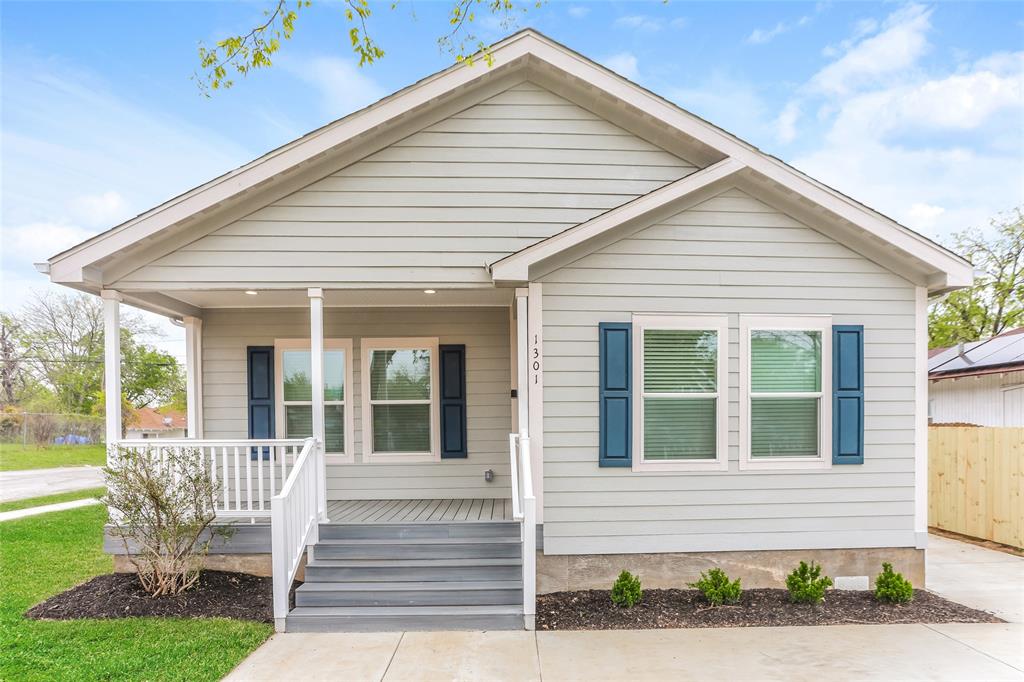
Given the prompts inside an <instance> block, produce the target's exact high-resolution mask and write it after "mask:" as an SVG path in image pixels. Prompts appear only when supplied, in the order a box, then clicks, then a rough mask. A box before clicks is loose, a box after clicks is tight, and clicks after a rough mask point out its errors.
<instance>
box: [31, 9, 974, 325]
mask: <svg viewBox="0 0 1024 682" xmlns="http://www.w3.org/2000/svg"><path fill="white" fill-rule="evenodd" d="M491 53H492V55H493V57H494V59H495V64H496V65H495V66H494V67H493V68H490V69H488V68H485V67H483V66H480V65H477V66H468V65H466V64H456V65H453V66H451V67H449V68H448V69H445V70H444V71H441V72H438V73H436V74H434V75H432V76H429V77H427V78H425V79H423V80H421V81H419V82H417V83H415V84H413V85H411V86H408V87H406V88H404V89H402V90H400V91H398V92H396V93H394V94H392V95H390V96H388V97H386V98H384V99H382V100H380V101H379V102H376V103H375V104H372V105H370V106H368V107H366V108H364V109H362V110H360V111H357V112H355V113H353V114H350V115H348V116H346V117H344V118H342V119H339V120H337V121H334V122H333V123H330V124H328V125H326V126H324V127H322V128H319V129H318V130H315V131H313V132H311V133H309V134H307V135H305V136H303V137H301V138H299V139H297V140H295V141H293V142H290V143H288V144H286V145H284V146H282V147H280V148H278V149H275V150H273V151H271V152H269V153H267V154H265V155H263V156H261V157H259V158H258V159H255V160H254V161H252V162H250V163H248V164H245V165H244V166H241V167H239V168H237V169H235V170H233V171H230V172H229V173H226V174H224V175H222V176H220V177H218V178H215V179H213V180H211V181H209V182H207V183H205V184H203V185H200V186H199V187H196V188H194V189H192V190H190V191H188V192H186V193H184V194H181V195H179V196H177V197H175V198H173V199H170V200H169V201H167V202H164V203H163V204H161V205H159V206H157V207H155V208H153V209H151V210H149V211H147V212H145V213H142V214H140V215H139V216H137V217H135V218H132V219H131V220H128V221H126V222H125V223H122V224H120V225H118V226H116V227H114V228H111V229H110V230H107V231H106V232H103V233H101V234H98V235H96V236H94V237H92V238H91V239H88V240H86V241H84V242H82V243H81V244H78V245H76V246H74V247H72V248H70V249H68V250H66V251H64V252H62V253H59V254H57V255H55V256H53V257H52V258H50V259H49V261H48V262H47V263H46V264H43V265H42V267H41V269H42V270H43V271H45V272H47V274H49V275H50V278H51V280H52V281H54V282H58V283H62V284H67V285H69V286H73V287H75V288H79V289H82V290H85V291H94V292H95V291H98V290H99V289H101V288H102V287H103V283H104V277H103V270H104V268H106V267H114V265H112V264H116V262H117V261H122V262H123V261H125V260H126V259H134V260H136V261H137V260H139V259H143V258H145V257H147V254H152V253H154V252H156V253H159V252H160V251H159V250H160V249H163V253H166V252H169V251H170V250H173V249H174V248H175V247H176V246H180V245H183V244H184V243H187V242H188V241H189V239H190V237H188V236H186V230H188V229H189V228H194V227H196V226H200V225H204V224H205V223H206V222H212V221H214V220H215V219H216V220H218V221H220V223H221V224H223V222H224V221H226V220H231V219H232V217H233V216H234V217H239V216H241V215H244V214H245V212H247V211H251V205H247V204H246V199H249V198H251V197H252V196H253V195H254V193H270V192H273V193H275V194H276V195H277V196H283V195H284V194H287V193H288V192H290V191H294V190H295V189H297V188H299V187H301V186H303V185H304V184H308V183H309V182H311V181H313V180H315V179H318V178H319V177H322V176H323V175H324V174H325V171H324V168H325V166H326V164H327V163H328V162H329V161H331V162H333V163H334V165H335V167H336V166H337V161H336V156H338V155H341V154H343V153H344V154H348V155H349V156H348V157H347V158H351V159H352V160H355V159H356V158H361V157H363V156H366V155H367V154H369V153H372V152H373V151H376V150H378V149H380V148H383V147H384V146H386V145H387V144H390V143H391V142H392V141H394V140H395V139H397V137H398V136H400V135H401V134H402V128H401V125H402V124H403V123H409V122H410V121H413V120H416V117H417V116H422V115H426V113H427V112H431V113H433V112H435V111H436V112H438V115H443V113H444V108H445V106H448V105H452V103H453V102H454V100H455V98H456V97H458V96H460V95H462V94H465V93H468V92H475V91H477V90H486V88H487V87H488V86H489V85H490V86H493V85H494V84H495V83H496V81H498V80H499V79H500V78H502V77H504V76H507V75H509V74H512V73H525V74H528V75H529V77H530V78H531V79H536V80H537V81H538V82H539V83H540V84H541V85H544V86H545V87H548V88H550V89H552V90H553V91H555V92H560V93H563V94H568V93H569V92H570V91H574V92H576V93H577V95H578V94H579V93H580V92H585V93H586V95H585V99H586V103H587V106H588V107H589V108H592V109H593V110H594V111H595V112H597V113H606V114H608V116H609V117H619V118H620V119H621V118H622V117H629V118H630V120H632V121H635V122H636V123H637V125H643V126H646V127H647V129H649V130H654V131H656V132H655V133H652V134H656V135H657V136H658V139H657V140H654V141H656V142H659V143H662V144H664V145H665V146H666V147H667V148H670V147H672V145H680V144H685V145H687V149H688V157H689V158H691V159H693V160H695V161H697V162H699V163H701V164H702V165H707V166H710V167H709V168H705V170H704V171H702V172H701V174H700V178H695V179H691V178H683V179H682V180H678V181H676V182H675V183H671V184H670V185H668V186H666V187H663V188H660V189H658V190H655V191H654V192H651V193H650V194H649V195H645V196H644V197H640V198H639V199H636V200H634V201H633V202H630V203H629V204H626V205H624V206H620V207H618V208H616V209H612V211H609V212H608V213H607V214H602V215H601V216H598V217H596V218H594V219H592V220H590V221H587V222H586V223H583V224H581V225H578V226H576V227H574V228H571V229H570V230H567V231H566V232H564V233H561V234H558V235H555V236H553V237H551V238H549V239H548V240H545V241H542V242H540V243H538V244H534V245H533V246H530V247H528V248H526V249H524V250H523V251H520V252H518V253H516V254H513V255H512V256H509V257H507V258H504V259H501V260H499V261H497V262H495V263H493V264H492V267H491V268H490V269H491V273H492V277H493V279H494V281H495V282H496V283H502V282H509V283H512V282H519V281H525V279H526V278H528V277H529V274H530V268H531V267H532V266H534V265H536V264H538V263H540V262H541V261H543V260H546V259H547V260H550V259H552V258H553V257H557V256H558V255H559V254H560V253H563V252H571V251H572V250H573V249H580V248H584V249H585V248H587V247H588V245H590V244H592V243H593V240H595V239H596V240H600V239H602V238H603V239H607V238H609V237H610V236H613V235H614V234H615V233H616V231H617V230H621V229H622V228H623V225H624V224H626V223H628V224H631V225H634V226H636V225H640V223H642V221H643V220H644V219H645V218H648V217H650V216H652V215H655V214H657V213H658V211H662V210H665V209H666V208H671V207H676V206H677V205H678V204H679V203H680V202H685V201H686V200H687V198H688V197H689V198H691V199H692V198H693V197H694V196H696V195H699V194H700V193H701V192H702V191H704V192H706V191H707V190H708V189H709V188H713V187H716V186H718V185H716V182H718V184H720V182H719V181H724V180H725V179H726V178H728V179H730V180H735V181H737V182H741V183H747V184H749V185H750V186H751V188H752V189H756V190H758V191H759V192H761V193H765V192H768V193H773V194H774V195H776V196H777V198H778V201H779V203H780V204H781V205H784V206H785V208H786V210H787V211H789V212H790V213H792V214H793V215H794V217H797V218H798V219H800V218H801V215H802V214H803V215H804V216H805V218H806V219H807V220H812V221H813V224H814V226H815V227H816V228H819V229H823V230H825V229H831V230H833V231H834V233H835V235H839V236H842V237H843V239H844V241H846V242H849V243H851V246H852V247H853V248H855V250H858V251H860V252H861V253H862V254H864V255H866V256H868V257H869V258H872V259H874V260H876V261H877V262H879V263H880V264H882V265H884V266H886V267H888V268H890V269H892V270H893V271H895V272H897V273H898V274H901V275H903V276H905V277H907V278H908V279H912V280H913V281H915V282H916V283H918V284H922V285H925V286H927V287H928V289H929V291H931V292H941V291H946V290H949V289H952V288H957V287H961V286H967V285H969V284H970V283H971V281H972V270H971V266H970V264H969V263H968V262H967V261H966V260H964V259H962V258H960V257H959V256H957V255H956V254H954V253H952V252H950V251H948V250H946V249H945V248H943V247H941V246H939V245H938V244H936V243H934V242H931V241H930V240H928V239H926V238H925V237H923V236H921V235H919V234H917V233H915V232H913V231H912V230H910V229H908V228H906V227H904V226H902V225H899V224H898V223H896V222H895V221H893V220H891V219H889V218H887V217H885V216H883V215H881V214H880V213H878V212H876V211H874V210H872V209H870V208H868V207H866V206H864V205H863V204H860V203H858V202H855V201H854V200H852V199H850V198H849V197H846V196H845V195H842V194H841V193H839V192H837V191H836V190H833V189H831V188H829V187H827V186H825V185H823V184H822V183H820V182H817V181H815V180H813V179H812V178H810V177H808V176H806V175H804V174H803V173H801V172H800V171H798V170H796V169H794V168H792V167H790V166H788V165H786V164H784V163H783V162H781V161H779V160H778V159H775V158H773V157H771V156H768V155H766V154H764V153H763V152H761V151H759V150H758V149H757V148H755V147H754V146H752V145H750V144H748V143H746V142H744V141H742V140H740V139H739V138H737V137H735V136H733V135H731V134H729V133H727V132H726V131H724V130H722V129H720V128H718V127H716V126H714V125H712V124H710V123H708V122H707V121H704V120H703V119H701V118H699V117H697V116H695V115H693V114H691V113H689V112H687V111H685V110H683V109H681V108H679V107H678V106H676V105H675V104H672V103H670V102H668V101H667V100H665V99H663V98H661V97H659V96H658V95H656V94H654V93H652V92H650V91H647V90H645V89H643V88H642V87H640V86H638V85H636V84H635V83H632V82H630V81H628V80H626V79H625V78H622V77H621V76H619V75H617V74H615V73H613V72H611V71H609V70H608V69H606V68H604V67H602V66H600V65H598V64H596V63H594V62H592V61H590V60H589V59H586V58H585V57H583V56H581V55H579V54H578V53H576V52H574V51H572V50H570V49H568V48H566V47H565V46H563V45H560V44H558V43H556V42H554V41H552V40H551V39H549V38H547V37H546V36H543V35H541V34H540V33H538V32H536V31H534V30H532V29H525V30H523V31H520V32H518V33H516V34H513V35H511V36H509V37H508V38H505V39H504V40H502V41H500V42H498V43H496V44H495V45H494V46H493V47H492V48H491ZM658 131H660V132H658ZM670 151H671V149H670ZM722 164H725V165H722ZM724 171H728V172H727V173H724V174H723V172H724ZM716 174H722V176H721V177H718V178H716V180H715V181H714V182H710V181H709V182H705V183H704V184H700V183H699V182H697V181H698V180H700V179H701V178H703V179H704V180H705V181H707V180H709V178H711V177H712V176H715V175H716ZM695 175H698V174H695ZM260 196H262V194H261V195H260ZM609 214H613V215H609ZM204 221H205V222H204ZM822 226H826V227H824V228H822ZM176 240H177V241H176ZM135 298H136V300H134V301H129V302H133V303H135V304H137V305H139V304H142V305H143V307H149V308H150V309H156V310H159V311H161V312H163V311H165V310H174V309H175V308H178V307H177V306H175V305H174V303H173V301H174V299H170V297H168V296H166V295H164V294H160V293H150V294H146V295H143V294H138V295H137V296H136V297H135ZM178 309H179V310H180V308H178ZM186 314H195V311H194V310H190V311H186Z"/></svg>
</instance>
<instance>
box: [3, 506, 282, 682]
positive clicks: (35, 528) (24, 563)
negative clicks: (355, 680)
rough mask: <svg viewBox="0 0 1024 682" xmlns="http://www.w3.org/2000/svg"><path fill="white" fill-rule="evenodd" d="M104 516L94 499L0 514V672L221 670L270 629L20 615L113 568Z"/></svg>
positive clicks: (217, 673)
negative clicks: (12, 516)
mask: <svg viewBox="0 0 1024 682" xmlns="http://www.w3.org/2000/svg"><path fill="white" fill-rule="evenodd" d="M105 520H106V509H104V508H103V507H100V506H95V507H83V508H80V509H74V510H70V511H66V512H56V513H51V514H42V515H40V516H34V517H29V518H25V519H19V520H17V521H7V522H3V523H0V680H11V681H21V680H219V679H220V678H221V677H223V676H224V675H225V674H226V673H227V672H228V671H230V670H231V669H232V668H233V667H234V666H235V665H237V664H238V662H239V661H241V660H242V658H244V657H245V656H246V655H247V654H248V653H249V652H250V651H252V650H253V649H255V648H256V647H257V646H259V645H260V644H261V643H262V642H263V641H264V640H265V639H266V638H267V637H269V636H270V634H271V632H272V630H273V628H272V627H271V626H270V625H267V624H263V623H252V622H246V621H235V620H228V619H196V620H187V619H171V618H126V619H116V620H79V621H53V622H44V621H31V620H26V619H25V618H23V617H22V613H24V612H25V610H26V609H28V608H29V607H31V606H32V605H34V604H36V603H38V602H40V601H42V600H43V599H44V598H46V597H48V596H50V595H53V594H56V593H58V592H61V591H63V590H66V589H68V588H69V587H72V586H73V585H76V584H78V583H80V582H83V581H84V580H86V579H88V578H90V577H92V576H94V575H98V574H101V573H107V572H109V571H110V570H111V569H112V565H113V563H112V561H111V558H110V557H109V556H107V555H105V554H104V553H103V551H102V549H101V545H102V532H103V523H104V521H105Z"/></svg>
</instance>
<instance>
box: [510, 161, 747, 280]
mask: <svg viewBox="0 0 1024 682" xmlns="http://www.w3.org/2000/svg"><path fill="white" fill-rule="evenodd" d="M744 168H746V166H745V165H744V164H743V163H742V162H740V161H737V160H736V159H731V158H730V159H724V160H722V161H719V162H718V163H715V164H712V165H710V166H708V167H707V168H705V169H703V170H699V171H697V172H696V173H691V174H690V175H687V176H686V177H684V178H680V179H679V180H676V181H674V182H670V183H669V184H667V185H665V186H663V187H659V188H658V189H656V190H654V191H652V192H648V193H647V194H644V195H643V196H640V197H637V198H636V199H634V200H632V201H630V202H628V203H625V204H623V205H621V206H618V207H616V208H613V209H611V210H610V211H606V212H605V213H602V214H601V215H599V216H597V217H595V218H591V219H590V220H588V221H587V222H585V223H580V224H579V225H577V226H575V227H572V228H570V229H568V230H565V231H564V232H560V233H558V234H556V235H554V236H552V237H549V238H548V239H545V240H544V241H542V242H538V243H536V244H534V245H533V246H529V247H527V248H525V249H523V250H522V251H518V252H516V253H514V254H512V255H511V256H507V257H505V258H503V259H501V260H499V261H497V262H496V263H494V264H493V265H492V266H491V277H492V279H493V280H494V281H495V282H496V283H497V282H526V281H529V279H530V266H531V265H533V264H534V263H539V262H540V261H543V260H545V259H547V258H551V257H552V256H555V255H557V254H559V253H562V252H563V251H566V250H568V249H571V248H573V247H575V246H579V245H580V244H583V243H584V242H586V241H588V240H590V239H594V238H595V237H598V236H600V235H602V234H604V233H606V232H608V231H609V230H612V229H614V228H616V227H618V226H619V225H622V224H624V223H628V222H630V221H633V220H637V219H639V218H642V217H643V216H644V215H646V214H648V213H650V212H652V211H654V210H657V209H658V208H661V207H662V206H665V205H666V204H669V203H671V202H673V201H677V200H679V199H682V198H684V197H686V196H687V195H690V194H693V193H694V192H697V191H699V190H701V189H704V188H705V187H708V186H709V185H712V184H714V183H718V182H721V181H722V180H725V179H726V178H729V177H732V176H734V175H736V174H737V173H739V172H740V171H742V170H743V169H744Z"/></svg>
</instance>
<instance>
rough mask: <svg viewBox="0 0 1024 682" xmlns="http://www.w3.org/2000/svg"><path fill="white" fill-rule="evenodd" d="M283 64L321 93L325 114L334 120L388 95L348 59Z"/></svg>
mask: <svg viewBox="0 0 1024 682" xmlns="http://www.w3.org/2000/svg"><path fill="white" fill-rule="evenodd" d="M282 64H283V65H284V67H285V68H286V69H288V71H290V72H291V73H294V74H295V75H296V76H298V77H299V78H301V79H302V80H304V81H306V82H307V83H309V84H310V85H312V86H313V87H315V88H316V89H317V90H319V91H320V94H321V96H322V97H323V102H324V108H325V110H326V113H327V115H328V116H329V117H330V118H332V119H335V118H341V117H342V116H345V115H346V114H350V113H352V112H353V111H356V110H358V109H362V108H363V107H365V106H366V105H368V104H373V103H374V102H376V101H377V100H379V99H381V98H382V97H384V96H386V95H387V94H388V92H387V91H386V90H385V89H384V88H382V87H381V86H380V85H378V84H377V82H376V81H374V80H373V79H372V78H370V77H369V76H368V75H366V73H365V72H364V71H363V70H361V69H360V68H359V67H358V66H356V64H355V63H354V62H352V61H350V60H347V59H338V58H336V57H314V58H311V59H302V60H294V59H289V60H287V61H285V60H282Z"/></svg>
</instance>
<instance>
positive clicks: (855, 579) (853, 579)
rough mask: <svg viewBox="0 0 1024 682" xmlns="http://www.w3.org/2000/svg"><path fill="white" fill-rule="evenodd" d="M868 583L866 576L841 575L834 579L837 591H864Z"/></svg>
mask: <svg viewBox="0 0 1024 682" xmlns="http://www.w3.org/2000/svg"><path fill="white" fill-rule="evenodd" d="M868 586H869V581H868V577H867V576H866V575H841V576H837V577H836V589H837V590H866V589H868Z"/></svg>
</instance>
